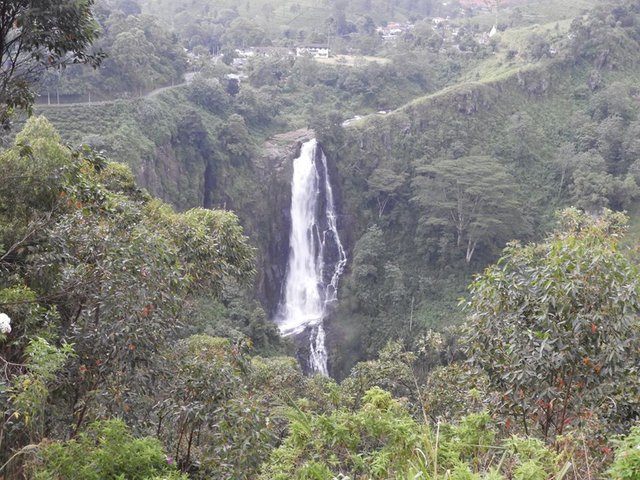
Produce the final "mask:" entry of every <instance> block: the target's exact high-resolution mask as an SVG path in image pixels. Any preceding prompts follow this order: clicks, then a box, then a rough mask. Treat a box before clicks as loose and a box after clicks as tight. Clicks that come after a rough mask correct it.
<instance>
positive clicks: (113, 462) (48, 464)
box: [32, 420, 187, 480]
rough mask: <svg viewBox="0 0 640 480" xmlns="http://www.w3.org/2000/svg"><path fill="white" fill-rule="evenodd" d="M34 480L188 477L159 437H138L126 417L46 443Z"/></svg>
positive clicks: (178, 479)
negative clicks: (168, 453)
mask: <svg viewBox="0 0 640 480" xmlns="http://www.w3.org/2000/svg"><path fill="white" fill-rule="evenodd" d="M37 456H38V461H37V462H35V463H34V464H33V465H32V469H33V479H34V480H110V479H114V480H115V479H127V480H184V479H186V478H187V477H186V476H184V475H182V474H180V473H179V472H178V471H177V470H176V466H175V462H174V461H173V459H172V458H171V457H168V456H166V455H165V454H164V452H163V451H162V445H161V444H160V441H159V440H158V439H155V438H151V437H146V438H134V436H133V435H132V434H131V432H130V431H129V429H128V428H127V426H126V424H125V423H124V422H123V421H122V420H106V421H100V422H95V423H93V424H91V425H90V426H89V428H87V430H86V431H84V432H82V433H81V434H79V435H78V436H77V438H74V439H72V440H69V441H67V442H52V443H43V444H42V445H41V446H40V449H39V452H38V455H37Z"/></svg>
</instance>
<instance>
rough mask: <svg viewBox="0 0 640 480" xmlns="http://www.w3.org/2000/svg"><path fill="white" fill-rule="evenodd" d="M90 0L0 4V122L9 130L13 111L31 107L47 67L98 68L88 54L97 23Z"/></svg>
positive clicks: (96, 60) (98, 57)
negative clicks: (37, 85)
mask: <svg viewBox="0 0 640 480" xmlns="http://www.w3.org/2000/svg"><path fill="white" fill-rule="evenodd" d="M93 3H94V1H93V0H77V1H65V2H61V1H59V0H6V1H3V2H2V3H1V4H0V110H1V111H0V122H2V125H3V127H4V128H9V126H10V125H9V118H10V116H11V114H12V112H13V111H14V109H16V108H18V109H25V110H27V112H29V111H30V109H31V106H32V104H33V101H34V91H33V85H34V84H35V83H36V82H37V80H38V79H39V78H40V77H41V76H42V74H43V72H44V71H45V70H47V69H50V68H61V67H64V66H65V65H68V64H71V63H89V64H91V65H93V66H97V65H98V64H99V63H100V60H101V59H102V57H103V55H102V54H101V53H98V54H91V53H90V52H89V47H90V45H91V43H92V42H93V41H94V39H95V38H96V36H97V33H98V24H97V23H96V22H95V20H94V18H93V15H92V13H91V7H92V5H93Z"/></svg>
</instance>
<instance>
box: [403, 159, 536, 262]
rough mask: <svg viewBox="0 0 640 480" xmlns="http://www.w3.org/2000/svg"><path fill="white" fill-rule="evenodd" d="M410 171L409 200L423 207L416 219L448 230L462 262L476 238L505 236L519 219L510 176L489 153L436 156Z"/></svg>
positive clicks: (469, 256)
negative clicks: (413, 175) (461, 250)
mask: <svg viewBox="0 0 640 480" xmlns="http://www.w3.org/2000/svg"><path fill="white" fill-rule="evenodd" d="M416 173H417V174H418V175H417V176H416V178H415V179H414V180H413V184H412V186H413V193H414V197H413V199H412V200H413V201H414V202H415V203H417V204H418V205H419V206H420V207H422V208H423V209H424V215H423V217H422V222H423V223H425V224H427V225H431V226H436V227H440V228H443V229H444V230H453V233H454V235H455V239H456V246H457V247H461V248H464V250H465V260H466V262H467V263H469V262H471V259H472V257H473V254H474V252H475V251H476V247H477V246H478V244H479V243H482V242H485V243H491V242H499V241H505V240H508V239H509V238H511V237H512V236H513V235H514V234H515V233H516V232H515V231H514V225H521V224H522V223H523V221H522V220H523V219H522V218H521V215H520V213H519V212H520V208H519V202H518V200H517V197H516V191H517V185H516V181H515V179H514V178H513V177H512V176H511V174H509V172H507V170H506V169H505V167H504V166H503V165H502V164H500V163H498V162H497V161H496V160H494V159H492V158H490V157H483V156H477V157H475V156H472V157H462V158H458V159H455V160H454V159H443V160H437V161H435V162H434V163H433V164H431V165H420V166H418V167H417V169H416ZM525 223H526V222H525Z"/></svg>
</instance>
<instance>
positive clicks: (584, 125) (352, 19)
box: [0, 0, 640, 480]
mask: <svg viewBox="0 0 640 480" xmlns="http://www.w3.org/2000/svg"><path fill="white" fill-rule="evenodd" d="M165 3H166V2H165ZM440 3H441V2H437V5H436V3H435V2H434V3H432V2H428V1H425V2H413V3H410V2H384V1H376V0H371V2H355V1H354V2H346V3H340V2H329V3H328V4H327V5H324V4H323V5H317V8H315V9H310V8H307V7H308V6H307V7H305V6H304V5H302V4H299V3H298V4H294V3H291V4H289V3H286V2H285V3H282V4H279V5H278V6H274V7H273V8H272V9H269V8H268V5H266V4H265V3H264V2H258V1H251V2H246V4H242V5H229V8H228V9H227V8H224V7H226V6H227V5H224V4H223V3H220V4H219V5H218V7H216V8H211V7H210V8H209V10H206V7H207V5H206V4H205V3H204V2H190V4H191V5H190V6H188V7H189V8H191V9H192V10H189V8H187V6H185V5H181V3H180V2H171V8H172V9H173V10H171V13H172V15H171V16H168V15H165V16H164V21H165V22H166V23H167V24H169V23H171V21H173V26H174V30H173V31H172V32H171V33H167V31H166V30H165V25H163V23H162V22H163V20H162V19H161V20H159V21H158V20H155V19H153V18H151V17H149V16H146V15H144V14H142V13H141V12H143V11H144V12H147V13H153V8H155V7H154V5H158V4H159V3H158V2H146V3H144V4H142V5H139V4H137V3H136V2H135V1H124V0H121V1H103V2H99V4H98V5H97V7H98V8H97V9H96V18H97V19H98V21H99V22H100V23H101V25H102V27H103V30H104V34H103V37H102V39H101V40H100V42H102V46H103V47H104V48H105V49H106V50H107V53H110V54H111V55H112V56H111V57H110V60H106V61H105V68H104V70H103V71H102V72H100V73H97V74H95V73H93V72H91V71H89V70H86V71H81V70H73V71H71V70H70V71H68V72H66V73H65V75H63V76H62V77H61V78H57V79H56V80H55V82H57V83H56V84H55V85H57V88H58V89H59V90H60V89H62V87H63V85H66V87H64V88H68V91H67V92H68V93H73V94H76V95H85V94H87V93H89V91H90V92H91V93H92V95H93V96H94V98H95V96H96V95H99V94H105V95H107V94H117V95H123V94H124V93H126V92H127V89H129V88H130V87H131V88H132V89H134V90H137V91H133V90H131V89H129V90H128V93H129V95H132V94H135V95H139V94H140V93H141V92H140V91H141V90H142V91H144V90H145V89H148V88H152V87H155V86H159V85H163V84H169V83H171V81H174V82H179V81H180V76H181V74H182V72H183V71H184V69H185V60H184V56H183V51H182V50H181V46H185V47H187V48H189V49H190V53H195V54H196V55H195V56H190V57H189V58H190V61H191V62H193V63H192V65H194V66H195V68H197V69H199V70H201V74H200V75H197V76H196V77H195V78H194V79H193V81H192V82H189V83H188V84H187V85H182V86H179V87H176V88H171V89H168V90H166V91H162V92H160V93H156V94H154V95H152V96H149V97H145V98H136V99H131V98H130V99H129V100H118V101H113V102H104V103H97V104H91V105H83V104H74V105H69V106H60V107H55V106H49V107H47V106H43V107H41V112H43V113H44V114H45V115H46V117H47V118H48V120H45V119H44V118H42V117H38V118H33V119H31V120H29V121H28V122H27V123H26V124H25V128H24V130H23V131H22V132H20V133H17V135H16V138H15V139H14V140H12V141H11V142H7V143H6V144H5V145H4V149H3V151H2V152H1V153H0V178H2V179H3V183H2V185H0V272H1V274H0V314H2V315H1V316H0V332H2V333H0V363H2V369H1V370H2V375H3V376H2V380H1V385H2V389H1V390H0V404H1V405H2V409H3V413H4V415H3V417H2V419H1V421H0V475H5V476H6V477H7V478H21V477H28V478H40V479H56V480H57V479H69V478H78V479H83V478H114V479H115V478H140V479H143V478H146V479H160V478H176V479H178V478H195V479H200V478H201V479H207V478H222V479H253V478H259V479H265V480H266V479H289V478H294V479H327V480H329V479H333V478H350V479H363V480H364V479H370V478H375V479H391V478H397V479H405V478H409V479H418V478H425V479H432V480H436V479H441V480H444V479H458V480H461V479H471V480H478V479H494V480H497V479H517V480H531V479H535V480H538V479H539V480H545V479H551V478H553V479H555V480H560V479H574V480H577V479H596V478H611V479H616V480H618V479H635V478H638V476H639V475H640V466H639V462H640V457H639V455H640V454H639V452H640V450H638V448H637V442H638V427H637V422H638V418H639V416H640V384H639V382H638V375H639V371H638V365H640V324H639V322H638V309H639V301H640V298H639V295H640V283H639V282H640V276H639V275H640V274H639V272H638V258H637V252H636V247H637V245H636V244H637V241H636V239H635V236H634V234H633V233H632V234H627V230H628V226H627V218H626V217H625V216H624V215H623V214H621V213H614V211H618V212H619V211H620V210H623V209H628V210H629V211H631V212H632V214H633V212H635V211H636V210H637V196H638V193H639V191H638V184H637V182H638V181H640V173H639V172H640V167H639V164H638V155H639V154H640V147H639V145H638V137H639V133H640V124H639V122H640V120H639V118H638V104H637V98H638V90H637V80H638V78H640V71H639V70H638V67H639V66H640V65H639V61H638V57H637V52H638V51H640V48H639V47H640V45H639V42H640V33H639V32H640V10H639V9H638V5H637V4H636V2H622V1H621V2H614V3H612V4H607V5H602V6H600V7H599V8H597V9H595V10H593V11H591V12H589V13H588V14H584V15H580V16H577V18H576V19H575V20H572V19H571V18H561V17H564V16H565V15H571V17H574V16H576V15H578V14H579V9H580V8H582V7H585V6H589V5H587V3H588V2H581V1H577V0H576V1H566V2H563V5H562V14H561V15H558V14H557V11H558V10H557V9H558V8H559V7H558V5H557V4H554V3H553V2H551V1H540V2H534V3H533V4H530V3H528V2H521V3H518V4H517V5H515V4H501V5H500V8H499V9H498V12H497V13H498V16H497V18H498V22H499V25H498V26H499V33H498V34H497V35H496V36H494V37H492V38H491V39H487V38H484V37H483V36H482V35H481V33H482V31H483V28H485V27H486V26H489V27H490V26H491V25H492V23H493V21H494V18H495V16H494V12H482V11H481V12H477V11H476V12H475V13H479V15H473V16H471V15H468V14H467V13H465V15H464V16H462V17H461V18H458V19H455V20H452V21H450V22H452V23H450V24H447V23H445V24H444V26H443V27H434V26H433V22H432V21H431V19H430V18H428V17H425V15H428V14H431V15H445V14H447V13H453V12H457V13H456V14H459V15H461V12H460V11H459V10H458V6H457V5H455V2H454V3H452V7H451V8H452V9H453V10H452V11H451V12H446V11H443V10H442V6H441V5H440ZM296 5H297V7H296ZM234 7H235V9H234ZM199 9H202V12H200V13H201V15H199V16H196V15H192V14H191V13H192V12H196V11H199ZM296 9H298V10H297V13H296V12H295V10H296ZM363 9H373V11H374V12H375V14H374V17H375V18H374V17H372V18H370V19H367V18H365V17H361V16H359V15H358V14H359V13H361V12H362V11H363ZM314 12H315V13H317V14H318V18H317V19H315V20H313V19H312V17H307V16H305V15H309V14H314ZM327 12H329V13H328V14H327ZM471 13H474V12H471ZM554 14H555V16H554ZM296 15H298V16H299V18H300V19H304V23H303V24H302V25H301V26H300V27H296V28H297V30H296V31H293V30H292V31H289V32H288V31H287V28H283V25H284V24H287V23H289V24H291V25H293V24H294V23H295V18H298V17H296ZM531 18H535V19H536V21H539V22H540V23H541V22H542V21H543V20H544V21H550V22H552V23H549V24H547V23H543V24H541V25H534V24H532V22H531ZM405 19H410V20H411V21H412V22H413V23H414V28H413V29H411V30H408V31H405V32H404V33H402V34H401V35H399V37H398V38H397V39H396V40H395V41H393V42H386V43H385V42H383V41H382V40H381V39H380V38H379V36H377V34H374V32H373V27H375V26H378V25H379V22H380V21H382V20H388V21H390V20H405ZM369 20H370V21H369ZM371 22H372V23H373V25H371ZM291 28H293V27H291ZM454 30H455V33H454ZM487 30H488V28H487ZM216 32H217V33H216ZM216 35H218V36H216ZM323 35H324V36H325V38H323ZM327 35H328V36H329V38H328V40H329V41H330V43H331V44H332V48H334V49H335V51H343V52H347V51H350V53H354V52H360V53H367V54H376V55H378V56H379V57H380V58H378V59H377V60H376V61H375V62H368V61H367V60H365V59H364V58H363V57H357V58H356V59H355V60H354V59H353V58H344V59H342V60H339V59H332V62H333V64H331V63H321V62H317V61H315V60H313V59H311V58H308V57H300V58H293V57H291V56H289V55H288V54H279V55H276V56H268V57H267V56H259V55H258V56H256V57H253V58H251V57H248V58H245V59H244V65H243V66H234V65H233V57H235V56H237V52H235V48H239V47H248V46H258V45H267V44H269V43H271V44H273V45H275V46H284V47H288V46H293V45H296V44H298V43H300V42H302V41H304V42H307V41H325V40H327V38H326V36H327ZM294 39H295V40H294ZM176 42H181V44H179V43H176ZM349 49H351V50H349ZM218 51H221V52H222V53H223V54H224V55H223V56H222V57H221V58H218V59H217V60H213V59H211V58H210V56H209V55H210V53H212V52H218ZM236 63H237V62H236ZM138 67H139V68H138ZM229 74H235V75H240V76H246V78H245V77H242V78H241V79H240V83H239V84H238V83H236V82H235V79H236V77H233V76H232V77H231V78H230V77H229ZM89 79H91V82H92V83H87V80H89ZM52 85H54V84H52ZM55 85H54V86H55ZM51 91H53V90H51ZM60 93H62V92H60ZM390 109H394V110H393V111H392V112H390V113H374V112H378V110H385V111H386V110H390ZM355 114H360V115H364V118H360V119H357V120H353V121H351V122H350V123H349V125H348V127H346V128H343V126H342V125H341V124H342V122H343V121H344V120H345V119H347V118H351V117H353V116H354V115H355ZM366 114H369V115H366ZM49 122H51V123H53V124H55V126H56V128H57V129H58V131H59V132H60V134H61V135H60V136H59V135H58V133H57V132H56V130H55V129H54V127H52V125H51V123H49ZM308 126H311V127H312V128H313V129H314V130H315V134H316V135H317V136H318V137H319V139H320V141H321V142H322V145H323V147H324V150H325V151H326V153H327V155H328V157H329V163H330V169H331V174H332V178H333V179H334V183H335V184H336V188H335V190H336V197H337V199H338V200H339V205H340V210H341V215H340V219H339V220H340V229H341V232H344V236H345V237H346V244H347V246H348V247H349V259H350V264H349V268H348V272H347V274H346V275H345V278H344V279H343V283H342V284H341V285H342V288H341V291H340V298H341V301H340V304H339V305H338V307H337V309H336V311H335V312H334V314H333V317H332V318H331V319H330V322H329V324H328V326H327V334H328V338H329V348H330V350H331V365H330V367H331V371H332V373H333V376H334V378H336V379H337V380H339V383H337V381H336V380H333V379H328V378H323V377H313V378H308V377H305V376H304V375H303V373H302V372H301V371H300V368H299V367H298V365H297V363H296V361H295V360H294V359H293V358H292V357H287V356H284V355H286V354H289V355H291V354H293V348H292V346H291V345H289V344H288V343H287V342H286V341H283V340H282V339H280V338H279V336H278V334H277V331H276V328H275V327H274V325H273V324H272V323H270V322H269V321H268V313H271V312H270V311H272V310H273V308H274V306H275V304H276V303H277V301H278V295H279V292H278V285H279V282H280V281H281V280H282V275H283V269H284V265H283V262H284V259H285V257H286V246H287V243H286V230H287V228H286V224H287V220H286V219H285V218H283V217H284V216H285V215H286V212H287V209H288V193H287V189H288V182H289V179H290V166H289V160H290V157H291V156H292V155H295V151H296V149H297V142H299V141H300V140H301V139H304V138H306V137H308V136H309V135H310V133H309V132H304V131H301V132H296V133H295V134H289V135H280V136H275V137H274V136H273V135H274V134H275V133H279V132H283V131H287V130H293V129H297V128H301V127H308ZM61 137H62V138H63V139H64V140H65V141H68V142H70V143H71V144H78V143H87V144H89V145H90V146H93V147H94V148H95V150H92V149H91V148H89V147H79V148H74V147H69V146H67V145H64V144H63V143H62V142H61ZM266 139H270V140H269V143H268V146H267V147H265V149H264V150H263V149H262V145H263V144H264V142H265V140H266ZM97 151H102V153H97ZM107 158H111V159H115V160H119V161H122V162H125V163H126V164H128V166H124V165H122V164H118V163H114V162H111V161H109V160H107ZM141 186H144V187H145V188H147V189H148V190H149V191H151V193H152V194H154V195H158V196H160V197H161V198H163V199H164V201H161V200H159V199H157V198H155V197H153V196H152V195H151V194H149V193H148V192H147V190H144V189H142V188H141ZM164 202H167V203H164ZM170 204H171V205H173V206H174V207H176V208H177V209H178V210H179V211H180V212H182V213H178V212H176V211H175V210H173V207H172V206H170ZM571 204H573V205H576V206H578V207H580V210H577V209H565V210H562V212H561V213H560V214H559V216H558V217H557V218H556V217H555V216H554V212H555V211H556V210H560V209H562V208H564V207H566V206H568V205H571ZM202 207H206V208H207V209H205V208H202ZM211 207H218V208H224V207H226V208H232V209H233V210H234V211H236V212H237V214H238V217H236V216H235V214H233V213H231V212H230V211H227V210H226V209H222V210H210V209H208V208H211ZM608 208H610V209H611V210H608ZM283 212H284V213H283ZM584 212H586V213H584ZM556 220H557V221H556ZM240 224H242V225H244V226H245V228H244V230H243V229H242V228H241V227H240ZM636 230H637V219H636V218H634V216H633V215H632V217H631V232H635V231H636ZM549 231H551V232H552V233H548V232H549ZM245 234H247V235H248V237H245V236H244V235H245ZM513 239H517V240H519V242H517V241H516V242H512V243H508V242H509V241H511V240H513ZM283 245H284V246H283ZM505 245H507V247H506V249H505V248H504V246H505ZM628 247H631V248H628ZM283 251H284V254H283ZM256 254H257V257H256ZM492 264H493V265H492ZM487 265H492V266H489V267H487ZM256 272H257V275H255V274H256ZM474 272H483V273H481V274H480V275H479V276H474ZM254 284H255V286H254ZM468 284H470V288H469V290H468V294H467V297H468V298H467V299H466V300H463V301H462V302H459V300H458V297H459V296H462V295H464V294H465V291H466V290H465V286H466V285H468ZM256 298H259V299H260V301H261V302H262V303H260V302H258V301H257V300H256ZM459 303H460V305H459ZM265 310H266V311H267V312H268V313H265ZM9 319H10V324H9V323H8V322H9ZM9 327H10V330H9ZM634 425H635V426H634ZM618 435H619V437H617V436H618Z"/></svg>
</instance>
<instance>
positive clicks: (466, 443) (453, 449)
mask: <svg viewBox="0 0 640 480" xmlns="http://www.w3.org/2000/svg"><path fill="white" fill-rule="evenodd" d="M289 419H290V422H291V423H290V427H289V429H290V433H289V436H288V437H287V439H286V440H285V442H284V444H283V445H282V446H281V447H280V448H278V449H277V450H275V451H274V453H273V454H272V456H271V459H270V461H269V462H268V463H267V464H266V465H265V467H264V470H263V474H262V476H261V477H260V478H261V479H263V480H288V479H300V480H302V479H317V480H324V479H327V480H328V479H332V478H351V479H354V480H355V479H395V478H397V479H406V478H412V479H417V478H423V479H434V480H435V479H439V478H452V479H458V480H463V479H468V480H476V479H477V480H480V479H492V480H498V479H505V478H513V479H516V480H525V479H546V478H549V477H550V476H551V475H555V478H556V479H560V478H562V477H563V476H564V474H565V473H566V471H567V469H568V466H567V464H566V463H564V464H563V462H562V460H561V457H560V456H559V455H557V454H556V453H555V452H553V451H552V450H551V449H549V448H547V447H546V446H545V444H544V443H543V442H541V441H540V440H536V439H524V438H520V437H511V438H508V439H507V440H505V441H504V442H502V443H501V444H499V445H495V443H494V440H495V436H496V430H495V428H494V427H493V425H492V423H491V420H490V417H489V415H488V414H486V413H481V414H472V415H469V416H468V417H465V418H463V419H462V420H461V421H460V423H458V424H457V425H456V424H442V425H441V424H438V426H437V429H436V431H435V432H434V431H432V430H431V429H430V428H429V426H428V425H425V424H421V423H419V422H418V421H416V420H415V419H414V418H412V417H411V415H410V414H409V413H408V411H407V409H406V408H405V407H404V406H403V405H402V404H401V403H400V402H399V401H398V400H394V399H393V398H392V396H391V394H390V393H388V392H385V391H384V390H382V389H380V388H378V387H374V388H372V389H370V390H369V391H367V392H366V393H365V395H364V397H363V399H362V407H361V408H360V409H359V410H357V411H349V410H347V409H339V410H336V411H334V412H332V413H330V414H325V415H318V414H313V413H310V412H305V411H303V410H302V409H300V408H294V409H291V410H290V411H289Z"/></svg>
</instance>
